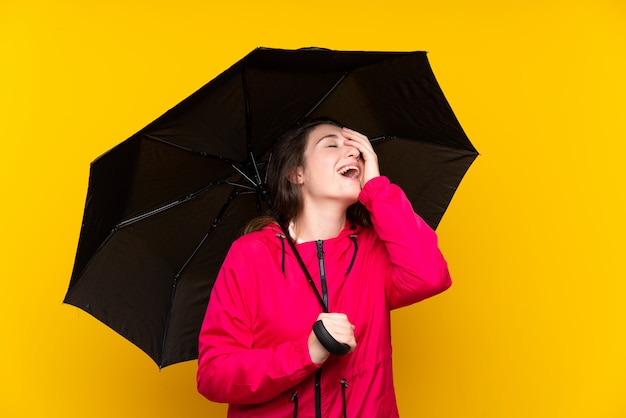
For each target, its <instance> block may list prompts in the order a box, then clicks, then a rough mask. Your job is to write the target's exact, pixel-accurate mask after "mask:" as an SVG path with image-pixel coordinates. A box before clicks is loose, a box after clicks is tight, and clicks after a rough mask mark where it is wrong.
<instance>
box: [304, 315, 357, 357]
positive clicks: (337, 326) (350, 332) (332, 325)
mask: <svg viewBox="0 0 626 418" xmlns="http://www.w3.org/2000/svg"><path fill="white" fill-rule="evenodd" d="M317 319H318V321H321V323H322V325H323V327H324V328H325V329H326V331H327V332H328V334H329V335H330V337H332V338H334V339H335V340H336V342H337V343H338V344H340V345H342V344H345V345H346V346H347V348H348V352H352V351H354V349H355V348H356V339H355V337H354V325H352V323H350V321H349V320H348V317H347V316H346V315H345V314H342V313H321V314H320V315H319V316H318V317H317ZM308 345H309V354H310V356H311V360H313V362H314V363H316V364H322V363H324V362H325V361H326V360H327V359H328V357H329V356H330V352H329V351H328V350H327V349H326V348H325V346H324V344H322V343H321V342H320V340H319V339H318V338H317V336H316V334H315V332H313V331H311V334H309V343H308Z"/></svg>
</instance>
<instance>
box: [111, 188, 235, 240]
mask: <svg viewBox="0 0 626 418" xmlns="http://www.w3.org/2000/svg"><path fill="white" fill-rule="evenodd" d="M224 183H228V182H224V181H217V182H214V183H210V184H208V185H207V186H206V187H203V188H202V189H200V190H198V191H196V192H193V193H189V194H188V195H187V196H184V197H181V198H180V199H178V200H176V201H174V202H170V203H168V204H166V205H163V206H160V207H158V208H156V209H152V210H150V211H148V212H145V213H142V214H140V215H137V216H134V217H132V218H129V219H126V220H125V221H122V222H120V223H118V224H117V225H115V228H114V229H121V228H124V227H126V226H128V225H131V224H134V223H135V222H139V221H142V220H144V219H146V218H149V217H151V216H154V215H157V214H159V213H161V212H165V211H166V210H169V209H171V208H173V207H175V206H178V205H180V204H182V203H185V202H186V201H188V200H191V199H193V198H195V197H197V196H199V195H200V194H202V193H204V192H206V191H208V190H210V189H212V188H213V187H215V186H218V185H220V184H224Z"/></svg>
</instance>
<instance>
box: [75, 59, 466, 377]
mask: <svg viewBox="0 0 626 418" xmlns="http://www.w3.org/2000/svg"><path fill="white" fill-rule="evenodd" d="M320 116H327V117H331V118H333V119H336V120H338V121H340V122H341V123H343V124H345V126H348V127H350V128H352V129H355V130H357V131H360V132H362V133H363V134H365V135H367V136H368V137H369V138H370V140H371V141H372V143H373V144H374V148H375V150H376V153H377V154H378V158H379V164H380V168H381V172H382V173H383V174H384V175H387V176H388V177H389V178H390V179H391V181H392V182H394V183H396V184H398V185H400V186H401V187H402V188H403V189H404V191H405V192H406V194H407V195H408V197H409V199H410V200H411V202H412V204H413V207H414V209H415V211H416V212H417V213H418V214H420V215H421V216H422V217H423V218H424V219H425V220H426V222H427V223H428V224H429V225H430V226H431V227H433V228H436V227H437V225H438V223H439V221H440V220H441V217H442V216H443V214H444V212H445V210H446V208H447V206H448V204H449V202H450V200H451V199H452V196H453V194H454V192H455V190H456V188H457V186H458V184H459V183H460V181H461V179H462V178H463V176H464V174H465V172H466V171H467V169H468V168H469V166H470V165H471V163H472V162H473V161H474V159H475V158H476V156H477V154H478V153H477V151H476V149H475V148H474V147H473V146H472V144H471V143H470V141H469V139H468V138H467V136H466V135H465V133H464V132H463V129H462V128H461V126H460V124H459V122H458V121H457V119H456V117H455V115H454V113H453V112H452V109H451V107H450V105H449V104H448V102H447V100H446V99H445V97H444V95H443V92H442V91H441V89H440V87H439V85H438V83H437V81H436V79H435V76H434V75H433V72H432V70H431V68H430V65H429V63H428V59H427V56H426V53H425V52H362V51H331V50H325V49H319V48H307V49H299V50H279V49H268V48H258V49H256V50H254V51H252V52H251V53H250V54H248V55H247V56H246V57H244V58H243V59H241V60H240V61H239V62H237V63H236V64H234V65H233V66H232V67H231V68H229V69H228V70H226V71H225V72H223V73H222V74H221V75H219V76H218V77H217V78H215V79H214V80H212V81H210V82H209V83H208V84H206V85H205V86H203V87H202V88H200V89H199V90H198V91H197V92H195V93H194V94H192V95H191V96H189V97H188V98H186V99H185V100H183V101H182V102H181V103H179V104H178V105H176V106H175V107H173V108H172V109H171V110H169V111H168V112H166V113H165V114H164V115H162V116H161V117H159V118H158V119H157V120H155V121H154V122H152V123H151V124H149V125H148V126H146V127H145V128H144V129H142V130H140V131H139V132H137V133H136V134H135V135H133V136H131V137H130V138H128V139H127V140H125V141H124V142H122V143H120V144H119V145H118V146H116V147H114V148H113V149H111V150H110V151H108V152H106V153H105V154H104V155H102V156H100V157H99V158H98V159H96V160H95V161H94V162H93V163H92V164H91V172H90V178H89V188H88V191H87V201H86V205H85V212H84V218H83V224H82V229H81V233H80V238H79V243H78V250H77V254H76V260H75V265H74V269H73V272H72V277H71V281H70V285H69V289H68V291H67V294H66V296H65V299H64V302H65V303H68V304H71V305H74V306H77V307H79V308H81V309H83V310H85V311H86V312H88V313H90V314H91V315H93V316H94V317H96V318H97V319H99V320H100V321H102V322H104V323H105V324H107V325H108V326H110V327H111V328H112V329H114V330H115V331H117V332H118V333H120V334H121V335H122V336H124V337H125V338H127V339H128V340H130V341H131V342H133V343H134V344H135V345H137V346H138V347H139V348H141V349H142V350H143V351H145V352H146V353H147V354H148V355H149V356H150V357H151V358H152V359H153V360H154V361H155V362H156V363H157V364H158V365H159V367H165V366H167V365H170V364H174V363H177V362H181V361H186V360H192V359H195V358H197V355H198V345H197V338H198V334H199V330H200V326H201V323H202V319H203V317H204V313H205V310H206V306H207V303H208V300H209V296H210V292H211V289H212V286H213V283H214V281H215V278H216V275H217V271H218V270H219V267H220V266H221V263H222V261H223V259H224V257H225V255H226V253H227V251H228V249H229V247H230V245H231V243H232V242H233V240H234V239H236V238H237V236H238V235H239V234H240V233H241V231H242V228H243V227H244V225H245V224H246V223H247V222H248V221H249V220H250V219H252V218H253V217H255V216H257V215H258V214H260V213H262V212H263V211H264V209H265V205H266V203H265V199H264V198H263V191H264V185H263V183H264V174H265V166H266V163H267V161H268V159H269V158H271V152H272V146H273V144H274V142H275V141H276V139H277V138H278V137H279V136H280V135H281V134H282V133H283V132H285V131H286V130H287V129H289V128H292V127H294V126H297V125H298V124H301V123H303V122H306V121H308V120H311V119H314V118H316V117H320Z"/></svg>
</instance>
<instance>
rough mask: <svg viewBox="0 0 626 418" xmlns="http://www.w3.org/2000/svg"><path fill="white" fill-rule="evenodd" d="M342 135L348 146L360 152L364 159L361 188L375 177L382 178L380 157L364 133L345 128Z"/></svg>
mask: <svg viewBox="0 0 626 418" xmlns="http://www.w3.org/2000/svg"><path fill="white" fill-rule="evenodd" d="M342 133H343V136H344V138H346V145H349V146H351V147H354V148H356V149H357V150H359V153H360V156H361V158H362V159H363V175H362V176H361V188H363V186H365V183H367V182H368V181H370V180H371V179H373V178H374V177H378V176H380V168H379V166H378V155H376V152H374V148H373V147H372V143H371V142H370V141H369V139H368V138H367V137H366V136H365V135H363V134H362V133H359V132H357V131H355V130H352V129H350V128H345V127H344V128H343V131H342Z"/></svg>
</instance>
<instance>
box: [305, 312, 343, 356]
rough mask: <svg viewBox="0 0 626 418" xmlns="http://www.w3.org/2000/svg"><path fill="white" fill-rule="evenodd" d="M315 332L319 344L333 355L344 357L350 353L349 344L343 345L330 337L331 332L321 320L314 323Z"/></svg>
mask: <svg viewBox="0 0 626 418" xmlns="http://www.w3.org/2000/svg"><path fill="white" fill-rule="evenodd" d="M313 332H314V333H315V336H316V337H317V339H318V340H319V342H320V343H321V344H322V345H323V346H324V348H325V349H327V350H328V351H329V352H330V353H331V354H334V355H336V356H343V355H344V354H348V352H349V351H350V346H349V345H348V344H342V343H340V342H339V341H337V340H336V339H335V338H334V337H333V336H332V335H330V332H328V330H327V329H326V327H325V326H324V323H323V322H322V320H321V319H320V320H318V321H315V323H313Z"/></svg>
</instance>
